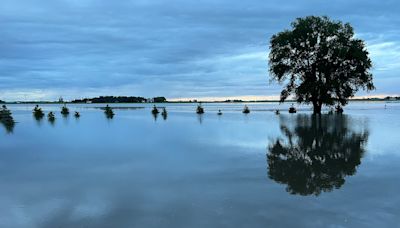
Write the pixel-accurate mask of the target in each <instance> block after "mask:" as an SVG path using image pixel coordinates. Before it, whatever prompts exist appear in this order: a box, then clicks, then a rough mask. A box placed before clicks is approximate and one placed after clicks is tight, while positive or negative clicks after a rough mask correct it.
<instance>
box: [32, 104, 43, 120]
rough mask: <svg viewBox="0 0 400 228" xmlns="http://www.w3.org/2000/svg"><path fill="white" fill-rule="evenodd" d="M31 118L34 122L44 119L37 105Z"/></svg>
mask: <svg viewBox="0 0 400 228" xmlns="http://www.w3.org/2000/svg"><path fill="white" fill-rule="evenodd" d="M33 116H34V117H35V119H36V120H41V119H42V118H43V117H44V112H43V111H42V109H41V108H40V107H39V105H36V106H35V108H34V109H33Z"/></svg>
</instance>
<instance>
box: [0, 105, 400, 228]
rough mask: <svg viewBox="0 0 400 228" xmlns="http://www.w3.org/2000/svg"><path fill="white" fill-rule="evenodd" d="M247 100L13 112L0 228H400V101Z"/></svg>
mask: <svg viewBox="0 0 400 228" xmlns="http://www.w3.org/2000/svg"><path fill="white" fill-rule="evenodd" d="M248 105H249V106H250V109H251V110H252V112H251V113H250V114H249V115H244V114H242V113H241V110H242V108H243V104H205V105H204V107H205V111H206V113H205V114H204V115H202V116H198V115H196V114H194V109H195V105H194V104H167V105H165V104H160V106H166V107H167V110H168V111H169V113H168V117H167V119H164V118H163V117H162V116H158V117H157V118H154V117H153V116H152V115H151V114H150V110H151V107H152V105H149V104H143V105H142V104H129V105H128V104H118V105H113V106H115V107H118V108H119V109H118V108H117V109H114V110H115V113H116V115H115V117H114V118H113V119H107V118H106V117H105V115H104V113H103V112H102V110H100V109H99V108H98V107H101V105H95V104H91V105H86V104H85V105H70V106H69V107H70V110H71V111H79V112H81V118H80V119H75V118H74V117H73V115H70V116H69V117H68V118H63V117H61V115H60V113H59V110H60V106H59V105H42V107H43V109H44V111H45V112H48V111H56V118H57V119H56V121H55V122H54V123H53V124H51V123H49V122H48V121H47V119H46V118H44V119H42V120H41V121H37V120H35V119H34V118H33V116H32V111H31V110H32V108H33V106H32V105H9V108H10V109H11V110H12V111H13V114H14V119H15V120H16V121H17V122H18V123H17V124H16V125H15V126H14V128H3V129H1V128H0V130H1V131H0V186H1V188H0V227H51V228H53V227H400V206H399V205H400V194H399V191H400V165H399V164H400V151H399V148H400V137H399V134H398V131H399V130H400V103H386V105H387V108H386V109H385V108H384V105H385V103H380V102H377V103H362V102H354V103H351V104H350V105H349V106H348V107H346V109H345V113H346V114H345V115H342V116H337V115H322V116H321V117H320V118H314V117H312V115H310V114H311V112H310V107H306V106H303V107H299V110H300V111H299V112H298V113H297V114H295V115H290V114H287V112H286V110H287V107H289V105H290V104H285V105H278V104H276V103H251V104H248ZM127 107H131V108H129V109H128V108H127ZM132 107H139V108H138V109H134V108H132ZM276 108H279V109H282V110H285V111H282V112H281V115H275V114H274V112H273V110H275V109H276ZM218 109H221V110H222V111H223V112H224V114H223V115H222V116H217V114H216V112H217V111H218Z"/></svg>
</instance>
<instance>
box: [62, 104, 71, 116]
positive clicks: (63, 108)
mask: <svg viewBox="0 0 400 228" xmlns="http://www.w3.org/2000/svg"><path fill="white" fill-rule="evenodd" d="M61 114H62V115H63V116H68V115H69V109H68V108H67V106H66V105H64V106H63V107H61Z"/></svg>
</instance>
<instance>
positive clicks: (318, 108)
mask: <svg viewBox="0 0 400 228" xmlns="http://www.w3.org/2000/svg"><path fill="white" fill-rule="evenodd" d="M313 106H314V114H321V107H322V105H321V104H320V103H319V102H313Z"/></svg>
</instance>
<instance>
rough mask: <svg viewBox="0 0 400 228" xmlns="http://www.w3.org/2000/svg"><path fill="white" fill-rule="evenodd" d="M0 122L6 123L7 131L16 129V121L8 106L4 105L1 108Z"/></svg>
mask: <svg viewBox="0 0 400 228" xmlns="http://www.w3.org/2000/svg"><path fill="white" fill-rule="evenodd" d="M0 122H1V124H3V125H4V127H5V128H6V130H7V132H12V131H13V129H14V125H15V121H14V118H13V117H12V113H11V111H10V110H9V109H7V106H5V105H3V106H2V108H1V109H0Z"/></svg>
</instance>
